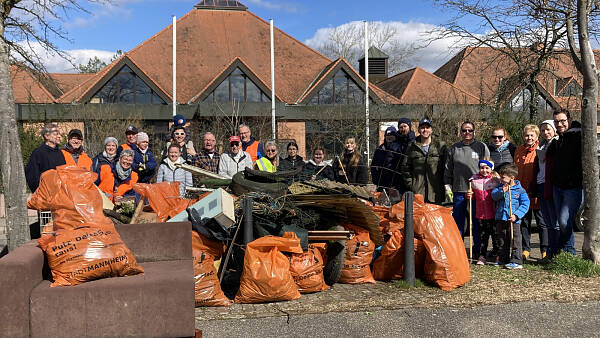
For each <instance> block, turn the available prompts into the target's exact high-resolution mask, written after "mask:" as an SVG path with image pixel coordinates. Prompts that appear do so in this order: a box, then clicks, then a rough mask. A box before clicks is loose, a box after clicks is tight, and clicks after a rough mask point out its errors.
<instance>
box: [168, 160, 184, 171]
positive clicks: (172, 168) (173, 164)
mask: <svg viewBox="0 0 600 338" xmlns="http://www.w3.org/2000/svg"><path fill="white" fill-rule="evenodd" d="M165 160H166V162H167V166H169V169H171V170H172V171H175V169H177V167H176V166H175V164H176V163H182V160H183V159H182V158H181V157H178V158H177V160H176V161H175V162H173V161H171V159H170V158H168V157H166V158H165Z"/></svg>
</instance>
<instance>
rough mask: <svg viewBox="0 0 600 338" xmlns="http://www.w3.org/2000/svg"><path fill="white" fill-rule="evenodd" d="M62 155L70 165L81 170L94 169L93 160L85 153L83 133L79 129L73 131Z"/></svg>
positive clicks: (70, 132) (68, 137)
mask: <svg viewBox="0 0 600 338" xmlns="http://www.w3.org/2000/svg"><path fill="white" fill-rule="evenodd" d="M61 151H62V154H63V156H64V157H65V162H66V164H68V165H74V166H78V167H81V168H87V169H88V170H90V169H91V168H92V159H91V158H90V157H89V156H88V155H87V154H86V153H85V152H84V151H83V133H82V132H81V130H79V129H71V131H69V135H68V136H67V143H66V144H65V145H64V146H63V148H62V150H61Z"/></svg>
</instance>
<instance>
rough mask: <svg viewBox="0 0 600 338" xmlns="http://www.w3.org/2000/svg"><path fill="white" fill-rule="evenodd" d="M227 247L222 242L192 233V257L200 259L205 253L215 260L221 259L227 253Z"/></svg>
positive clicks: (195, 232)
mask: <svg viewBox="0 0 600 338" xmlns="http://www.w3.org/2000/svg"><path fill="white" fill-rule="evenodd" d="M225 249H226V246H225V244H223V243H222V242H219V241H215V240H212V239H209V238H207V237H206V236H204V235H201V234H199V233H198V232H197V231H192V255H193V256H194V258H196V259H199V258H200V257H201V256H202V254H203V253H207V254H209V255H211V256H212V258H213V259H219V258H220V257H221V256H222V255H223V254H224V253H225Z"/></svg>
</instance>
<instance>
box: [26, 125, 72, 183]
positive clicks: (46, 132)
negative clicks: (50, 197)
mask: <svg viewBox="0 0 600 338" xmlns="http://www.w3.org/2000/svg"><path fill="white" fill-rule="evenodd" d="M42 137H43V138H44V143H42V145H40V146H39V147H37V148H36V149H35V150H34V151H33V152H32V153H31V156H30V157H29V162H28V163H27V166H26V167H25V178H26V180H27V185H28V186H29V190H31V192H35V191H36V190H37V188H38V186H39V184H40V176H41V175H42V173H43V172H45V171H46V170H50V169H56V167H57V166H59V165H63V164H66V162H65V157H64V156H63V154H62V153H61V151H60V150H59V149H58V144H59V143H60V141H61V139H62V136H61V134H60V130H59V129H58V126H57V125H56V124H54V123H47V124H46V125H45V126H44V128H42Z"/></svg>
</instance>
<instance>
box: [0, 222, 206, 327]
mask: <svg viewBox="0 0 600 338" xmlns="http://www.w3.org/2000/svg"><path fill="white" fill-rule="evenodd" d="M117 231H118V232H119V234H120V235H121V238H122V239H123V241H124V242H125V244H127V246H128V247H129V249H130V250H131V251H132V252H133V254H134V255H135V258H136V259H137V261H138V263H140V264H141V265H142V267H143V268H144V271H145V273H144V274H143V275H137V276H129V277H119V278H106V279H100V280H96V281H92V282H87V283H83V284H80V285H77V286H63V287H54V288H51V287H50V281H49V280H48V279H49V278H47V275H48V274H49V271H48V267H47V265H45V264H46V263H45V259H44V253H43V252H42V250H41V249H40V248H39V247H37V243H36V242H35V241H32V242H29V243H27V244H25V245H23V246H21V247H19V248H17V249H16V250H14V251H12V252H10V253H9V254H8V255H6V256H4V257H3V258H2V259H0V300H1V301H0V336H7V337H27V336H32V337H72V336H143V337H151V336H154V337H157V336H158V337H160V336H163V337H164V336H170V337H185V336H194V272H193V265H192V241H191V231H192V226H191V224H190V223H189V222H182V223H152V224H123V225H118V226H117ZM45 277H46V278H45Z"/></svg>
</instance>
